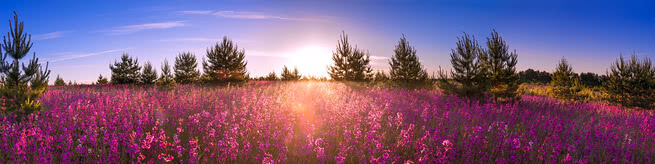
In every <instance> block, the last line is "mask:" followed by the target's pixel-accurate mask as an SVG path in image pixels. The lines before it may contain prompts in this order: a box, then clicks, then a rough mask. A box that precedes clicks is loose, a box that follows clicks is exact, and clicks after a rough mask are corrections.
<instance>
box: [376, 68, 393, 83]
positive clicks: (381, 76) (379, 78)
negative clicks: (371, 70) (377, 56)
mask: <svg viewBox="0 0 655 164" xmlns="http://www.w3.org/2000/svg"><path fill="white" fill-rule="evenodd" d="M387 81H389V76H387V74H386V73H384V72H382V71H376V72H375V74H374V75H373V82H377V83H384V82H387Z"/></svg>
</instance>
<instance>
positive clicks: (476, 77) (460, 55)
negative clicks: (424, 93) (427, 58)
mask: <svg viewBox="0 0 655 164" xmlns="http://www.w3.org/2000/svg"><path fill="white" fill-rule="evenodd" d="M483 53H484V51H483V50H482V48H481V47H480V45H478V43H477V41H475V37H469V35H468V34H466V33H464V36H463V37H461V38H460V37H458V38H457V48H455V49H452V51H451V53H450V58H451V59H450V63H451V64H452V65H453V69H454V71H451V72H450V78H449V77H448V76H447V75H446V74H445V73H444V72H443V71H439V79H438V86H439V88H441V89H442V90H443V91H444V93H446V94H457V95H459V96H463V97H468V98H475V97H478V98H479V97H482V96H484V91H486V90H487V89H486V87H487V84H486V83H487V81H486V80H485V73H484V67H482V65H481V64H480V61H479V56H480V55H482V54H483Z"/></svg>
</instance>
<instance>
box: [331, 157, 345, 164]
mask: <svg viewBox="0 0 655 164" xmlns="http://www.w3.org/2000/svg"><path fill="white" fill-rule="evenodd" d="M345 159H346V157H342V156H336V157H334V160H335V161H337V163H338V164H342V163H343V162H344V160H345Z"/></svg>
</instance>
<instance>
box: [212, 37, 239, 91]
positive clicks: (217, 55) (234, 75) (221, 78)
mask: <svg viewBox="0 0 655 164" xmlns="http://www.w3.org/2000/svg"><path fill="white" fill-rule="evenodd" d="M246 65H247V62H246V61H245V50H239V49H238V47H237V45H236V44H233V43H232V40H230V39H228V38H227V37H223V42H221V43H220V44H218V43H217V44H216V45H215V46H214V47H210V48H209V49H208V50H207V61H203V68H204V71H205V74H204V76H205V79H206V80H208V82H210V83H221V82H243V81H245V80H247V76H248V75H247V72H246Z"/></svg>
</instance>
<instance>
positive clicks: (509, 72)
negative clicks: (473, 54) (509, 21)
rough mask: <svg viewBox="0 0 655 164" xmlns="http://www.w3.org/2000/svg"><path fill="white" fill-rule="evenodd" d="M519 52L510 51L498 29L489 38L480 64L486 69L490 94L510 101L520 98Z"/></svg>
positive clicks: (497, 98)
mask: <svg viewBox="0 0 655 164" xmlns="http://www.w3.org/2000/svg"><path fill="white" fill-rule="evenodd" d="M517 57H518V54H517V53H516V50H514V52H510V51H509V46H508V45H507V44H506V43H505V41H504V40H503V38H502V37H500V36H499V35H498V32H496V30H493V32H491V38H487V51H486V52H485V53H482V55H481V56H480V59H479V60H480V64H481V66H482V67H483V69H484V70H485V71H483V72H484V73H485V74H486V75H485V76H486V77H485V78H486V79H488V80H485V81H487V82H488V84H489V86H488V89H489V96H490V97H492V98H494V99H496V100H499V101H508V100H510V99H518V98H520V97H519V94H518V93H517V90H518V88H519V84H518V74H517V73H516V63H517Z"/></svg>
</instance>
